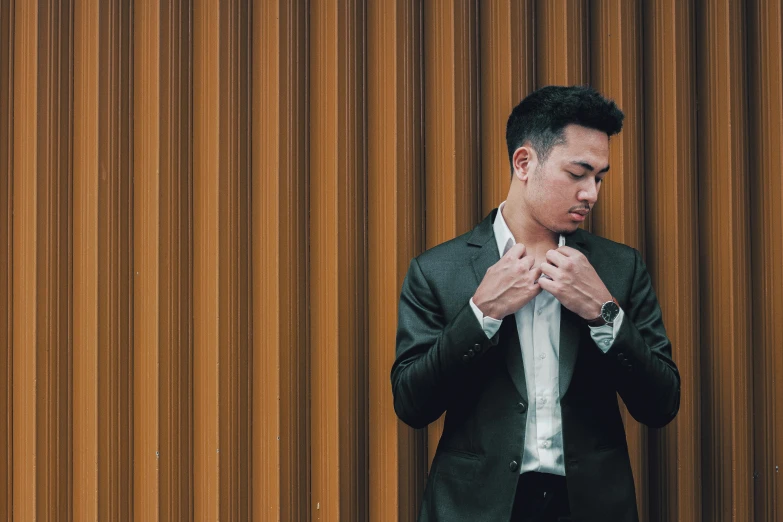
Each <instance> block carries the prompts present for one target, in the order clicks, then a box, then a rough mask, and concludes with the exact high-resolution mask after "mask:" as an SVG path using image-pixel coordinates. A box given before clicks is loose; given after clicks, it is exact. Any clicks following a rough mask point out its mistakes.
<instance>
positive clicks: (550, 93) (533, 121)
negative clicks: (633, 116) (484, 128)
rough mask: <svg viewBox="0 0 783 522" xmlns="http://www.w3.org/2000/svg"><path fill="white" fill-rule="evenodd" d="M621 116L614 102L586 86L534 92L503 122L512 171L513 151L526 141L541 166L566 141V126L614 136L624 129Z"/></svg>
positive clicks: (551, 86)
mask: <svg viewBox="0 0 783 522" xmlns="http://www.w3.org/2000/svg"><path fill="white" fill-rule="evenodd" d="M624 117H625V115H624V114H623V111H621V110H620V109H619V108H618V107H617V105H616V104H615V103H614V101H612V100H609V99H606V98H604V97H603V96H601V94H600V93H599V92H598V91H596V90H595V89H593V88H592V87H589V86H587V85H575V86H572V87H562V86H559V85H549V86H547V87H542V88H540V89H538V90H537V91H533V92H532V93H530V94H529V95H528V96H527V97H526V98H525V99H524V100H522V101H521V102H520V103H519V105H517V106H516V107H514V110H513V111H511V115H510V116H509V117H508V122H507V123H506V144H507V145H508V157H509V161H511V163H512V171H513V161H514V159H513V157H514V151H516V150H517V149H518V148H519V147H521V146H522V145H524V144H525V143H527V142H528V141H529V142H530V144H531V145H532V146H533V149H535V151H536V153H537V154H538V156H539V160H540V161H541V162H542V163H543V162H544V161H546V158H547V157H548V156H549V153H550V152H551V150H552V147H554V146H555V145H557V144H560V143H564V142H565V138H564V136H563V129H564V128H565V127H566V126H567V125H569V124H576V125H581V126H583V127H588V128H590V129H596V130H600V131H603V132H605V133H606V135H607V136H614V135H615V134H617V133H618V132H620V130H621V129H622V128H623V118H624Z"/></svg>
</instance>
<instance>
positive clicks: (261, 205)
mask: <svg viewBox="0 0 783 522" xmlns="http://www.w3.org/2000/svg"><path fill="white" fill-rule="evenodd" d="M307 13H308V6H307V4H306V3H297V2H287V1H285V0H279V1H276V2H261V3H260V5H254V6H253V35H254V40H253V48H252V55H253V63H252V67H253V79H252V81H253V101H252V108H253V112H252V129H253V132H252V136H253V147H252V148H253V155H252V156H253V158H252V159H253V164H252V171H253V177H252V182H251V184H252V197H253V200H252V222H251V228H252V237H253V245H252V258H253V267H252V281H253V287H252V290H253V305H252V306H253V452H252V453H253V488H254V490H253V497H254V502H253V518H254V520H278V521H284V520H291V521H305V520H309V519H310V515H309V514H310V497H309V493H310V491H309V490H310V483H309V482H310V480H309V476H310V471H309V470H310V460H309V439H308V431H309V430H308V417H309V401H308V397H309V392H308V390H309V388H308V377H309V371H308V370H309V360H308V353H307V331H308V290H307V286H308V285H307V267H308V266H307V261H308V252H307V244H308V241H307V224H308V219H307V214H308V211H307V208H308V207H307V189H308V186H307V180H308V145H307V126H308V113H307V84H306V80H307V66H308V64H307V43H308V41H307ZM256 35H260V38H257V37H256ZM259 92H260V96H258V93H259Z"/></svg>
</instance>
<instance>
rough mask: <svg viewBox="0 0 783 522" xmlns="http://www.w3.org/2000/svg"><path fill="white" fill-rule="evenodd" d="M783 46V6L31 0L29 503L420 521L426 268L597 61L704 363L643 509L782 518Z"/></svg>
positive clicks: (1, 319) (3, 250)
mask: <svg viewBox="0 0 783 522" xmlns="http://www.w3.org/2000/svg"><path fill="white" fill-rule="evenodd" d="M782 56H783V10H782V9H781V0H747V1H741V0H645V1H641V0H638V1H634V0H602V1H598V0H595V1H587V0H537V1H534V0H527V1H523V0H519V1H516V0H515V1H511V0H481V1H477V0H450V1H446V0H427V1H425V2H419V1H413V0H407V1H403V0H367V1H359V0H309V1H307V0H302V1H296V0H290V1H289V0H257V1H255V2H253V1H249V0H224V1H217V0H212V1H206V0H166V1H163V2H158V1H155V0H132V1H131V0H100V1H98V0H62V1H55V0H51V1H45V0H41V1H37V0H0V520H15V521H29V520H35V519H38V520H75V521H90V520H101V521H104V520H130V519H133V520H138V521H154V520H166V521H168V520H172V521H179V520H190V519H194V520H217V519H221V520H250V519H252V520H256V521H274V520H282V521H286V522H287V521H307V520H313V521H334V522H342V521H357V522H363V521H410V520H413V519H414V518H415V513H416V511H417V507H418V503H419V500H420V497H421V493H422V489H423V486H424V481H425V477H426V471H427V464H428V456H429V455H431V454H432V453H433V450H434V445H435V442H436V441H437V438H438V434H439V427H438V426H433V427H431V428H430V429H429V430H428V431H414V430H411V429H409V428H407V427H406V426H404V425H402V424H401V423H400V422H398V421H397V419H396V418H395V416H394V413H393V410H392V402H391V391H390V384H389V370H390V366H391V363H392V360H393V357H394V335H395V328H396V304H397V298H398V295H399V288H400V285H401V282H402V278H403V276H404V274H405V271H406V269H407V265H408V261H409V259H410V258H411V257H412V256H414V255H416V254H417V253H418V252H420V251H422V250H423V249H424V248H426V247H429V246H433V245H435V244H437V243H440V242H442V241H444V240H446V239H449V238H451V237H453V236H455V235H457V234H459V233H461V232H463V231H466V230H468V229H469V228H471V227H472V226H473V225H474V224H475V223H476V222H477V221H478V220H479V219H480V218H481V217H482V216H484V215H486V214H487V213H488V212H489V211H490V210H491V209H492V208H493V207H495V206H496V205H497V204H498V203H499V202H500V201H502V200H503V199H504V196H505V191H506V190H507V187H508V180H509V167H508V162H507V155H506V152H505V144H504V139H503V136H504V125H505V120H506V117H507V115H508V113H509V111H510V109H511V108H512V107H513V105H514V104H516V103H517V102H518V101H519V100H520V99H521V98H522V97H524V96H525V95H526V94H527V93H529V92H530V91H531V90H532V89H534V88H536V87H538V86H541V85H546V84H552V83H554V84H576V83H590V84H592V85H594V86H596V87H597V88H598V89H600V90H601V91H603V92H604V93H605V94H607V95H608V96H610V97H613V98H614V99H616V100H617V102H618V103H619V105H620V106H621V107H622V108H623V109H624V110H625V112H626V115H627V119H626V122H627V123H626V127H625V130H624V131H623V132H622V134H621V135H620V136H619V137H617V138H614V139H613V140H612V145H611V163H612V173H611V175H610V176H609V178H607V179H608V182H607V183H606V184H605V187H604V190H603V193H602V199H601V201H600V203H599V205H598V206H597V207H596V211H595V215H594V216H593V218H592V220H591V221H590V223H588V225H587V226H588V227H589V228H590V229H591V230H593V231H594V232H597V233H599V234H602V235H605V236H607V237H610V238H612V239H615V240H619V241H622V242H624V243H627V244H630V245H632V246H634V247H637V248H639V249H640V250H641V251H642V252H643V254H644V256H645V258H646V260H647V263H648V266H649V268H650V271H651V273H652V275H653V280H654V283H655V287H656V289H657V292H658V295H659V298H660V301H661V305H662V308H663V311H664V317H665V320H666V324H667V327H668V330H669V333H670V336H671V337H672V339H673V341H674V355H675V360H676V362H677V364H678V365H679V367H680V370H681V373H682V382H683V402H682V408H681V411H680V414H679V416H678V417H677V419H676V420H675V421H674V422H673V423H672V424H671V425H670V426H668V427H667V428H665V429H663V430H660V431H655V430H647V429H646V428H644V427H641V426H639V425H638V424H636V423H635V422H634V421H633V420H632V419H630V418H629V419H627V420H628V422H627V428H628V438H629V443H630V447H631V452H632V460H633V464H634V471H635V474H636V477H637V486H638V487H637V489H638V494H639V505H640V508H641V511H642V514H643V519H644V520H645V521H683V522H701V521H704V522H712V521H756V522H780V521H783V478H782V477H781V472H780V467H783V213H782V210H783V207H782V206H781V201H782V200H783V152H781V151H782V149H783V57H782Z"/></svg>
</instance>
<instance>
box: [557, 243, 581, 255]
mask: <svg viewBox="0 0 783 522" xmlns="http://www.w3.org/2000/svg"><path fill="white" fill-rule="evenodd" d="M557 251H558V252H560V253H561V254H563V255H564V256H566V257H573V256H581V255H582V253H581V252H580V251H579V250H577V249H575V248H571V247H570V246H565V245H563V246H561V247H557Z"/></svg>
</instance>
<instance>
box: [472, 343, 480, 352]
mask: <svg viewBox="0 0 783 522" xmlns="http://www.w3.org/2000/svg"><path fill="white" fill-rule="evenodd" d="M473 350H475V352H476V353H479V352H481V345H480V344H475V345H473Z"/></svg>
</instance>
